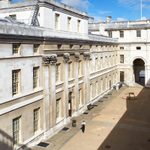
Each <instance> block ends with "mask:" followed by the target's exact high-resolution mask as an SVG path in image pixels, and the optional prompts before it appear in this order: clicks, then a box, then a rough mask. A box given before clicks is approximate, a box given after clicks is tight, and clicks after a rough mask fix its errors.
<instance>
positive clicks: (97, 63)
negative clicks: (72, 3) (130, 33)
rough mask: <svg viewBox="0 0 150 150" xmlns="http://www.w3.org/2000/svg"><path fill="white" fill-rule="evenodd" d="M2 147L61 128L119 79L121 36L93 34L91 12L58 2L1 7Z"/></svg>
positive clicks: (15, 145) (29, 141)
mask: <svg viewBox="0 0 150 150" xmlns="http://www.w3.org/2000/svg"><path fill="white" fill-rule="evenodd" d="M0 12H1V13H0V17H1V18H2V19H0V26H1V30H0V64H1V65H0V66H1V68H2V69H1V71H0V76H1V78H0V83H1V89H0V97H1V100H0V107H1V109H0V121H1V122H2V123H1V124H0V131H1V133H0V136H1V143H2V144H0V147H1V149H9V148H14V149H18V148H19V147H21V146H24V145H28V146H31V145H34V144H36V143H37V142H39V141H41V140H44V139H47V138H48V137H50V136H52V135H54V134H55V133H57V132H58V131H59V130H60V129H62V128H63V127H64V125H65V124H67V123H68V122H70V121H71V118H72V117H74V116H78V115H80V114H81V113H83V112H84V111H85V110H86V109H87V105H89V104H91V103H94V102H95V101H97V100H99V98H101V97H103V96H104V95H105V94H106V93H108V92H109V91H111V90H112V89H113V87H114V86H115V85H116V84H117V83H118V82H119V74H118V65H119V64H118V62H119V56H118V45H119V44H118V41H117V39H115V38H110V37H106V36H99V35H89V34H88V16H87V15H86V14H85V13H82V12H79V11H77V10H75V9H73V8H71V7H68V6H66V5H63V4H59V3H57V2H55V1H45V0H41V1H39V2H38V3H36V2H30V3H29V2H25V3H19V4H7V5H5V7H2V8H1V9H0Z"/></svg>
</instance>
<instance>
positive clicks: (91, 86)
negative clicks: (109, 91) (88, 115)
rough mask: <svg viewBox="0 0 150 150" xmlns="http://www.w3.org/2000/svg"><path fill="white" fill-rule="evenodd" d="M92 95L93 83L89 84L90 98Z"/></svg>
mask: <svg viewBox="0 0 150 150" xmlns="http://www.w3.org/2000/svg"><path fill="white" fill-rule="evenodd" d="M92 97H93V85H92V84H90V99H92Z"/></svg>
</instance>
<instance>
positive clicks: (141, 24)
mask: <svg viewBox="0 0 150 150" xmlns="http://www.w3.org/2000/svg"><path fill="white" fill-rule="evenodd" d="M102 26H104V27H105V29H106V30H132V29H149V28H150V20H138V21H112V22H97V23H89V30H92V31H96V30H99V28H100V27H102Z"/></svg>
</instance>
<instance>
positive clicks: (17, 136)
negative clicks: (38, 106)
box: [12, 116, 21, 145]
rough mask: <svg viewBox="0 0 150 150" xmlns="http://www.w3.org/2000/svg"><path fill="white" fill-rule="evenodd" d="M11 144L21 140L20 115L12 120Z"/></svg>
mask: <svg viewBox="0 0 150 150" xmlns="http://www.w3.org/2000/svg"><path fill="white" fill-rule="evenodd" d="M12 132H13V133H12V134H13V144H14V145H15V144H19V142H21V116H19V117H16V118H14V119H13V120H12Z"/></svg>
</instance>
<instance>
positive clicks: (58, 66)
mask: <svg viewBox="0 0 150 150" xmlns="http://www.w3.org/2000/svg"><path fill="white" fill-rule="evenodd" d="M60 75H61V74H60V64H56V82H57V81H60V80H61V79H60Z"/></svg>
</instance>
